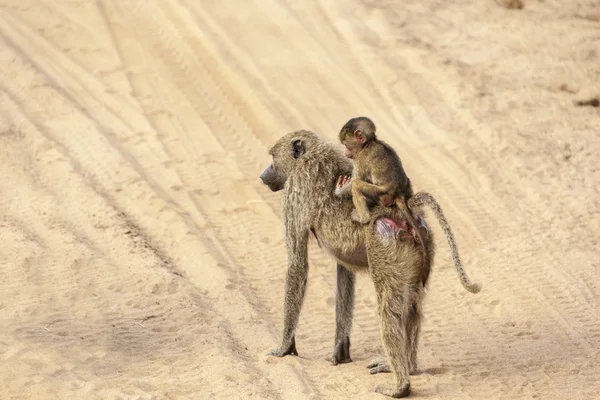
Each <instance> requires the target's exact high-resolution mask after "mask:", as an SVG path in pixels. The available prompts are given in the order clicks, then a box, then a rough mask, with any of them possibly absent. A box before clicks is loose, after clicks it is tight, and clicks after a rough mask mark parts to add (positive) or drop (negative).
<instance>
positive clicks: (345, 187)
mask: <svg viewBox="0 0 600 400" xmlns="http://www.w3.org/2000/svg"><path fill="white" fill-rule="evenodd" d="M376 130H377V128H376V127H375V124H374V123H373V121H371V120H370V119H369V118H367V117H356V118H352V119H350V120H349V121H348V122H346V124H345V125H344V126H343V127H342V129H341V130H340V133H339V139H340V142H342V144H343V145H344V146H346V157H348V158H350V159H352V161H353V162H354V170H353V174H352V179H351V180H349V179H348V177H347V176H346V177H344V176H340V177H339V178H338V181H337V188H336V190H335V193H336V195H337V196H345V195H347V194H348V193H352V201H353V203H354V207H355V210H354V212H353V216H352V219H353V220H355V221H357V222H360V223H363V224H366V223H367V222H369V220H370V219H371V216H370V213H369V205H368V202H369V201H371V202H374V201H376V202H378V203H379V204H381V205H384V206H386V207H389V206H392V205H394V204H395V205H396V206H397V207H398V208H399V209H400V210H401V211H402V213H403V214H404V218H405V219H406V220H407V221H408V223H409V224H410V227H411V231H412V232H414V233H415V234H416V236H417V237H418V238H419V244H420V246H421V248H422V251H423V265H424V266H425V265H429V262H428V261H427V248H426V242H425V241H424V240H423V237H422V235H421V230H420V229H419V228H418V227H417V224H416V222H415V219H414V217H413V213H412V211H411V210H410V208H409V207H408V203H407V202H408V199H409V198H411V197H412V196H413V189H412V184H411V182H410V179H409V178H408V176H407V175H406V172H404V168H403V167H402V161H400V157H398V154H397V153H396V152H395V151H394V149H392V147H391V146H389V145H388V144H387V143H385V142H384V141H382V140H380V139H378V138H377V135H376V133H375V132H376ZM423 273H424V275H423V277H422V280H423V283H425V273H426V271H425V268H423Z"/></svg>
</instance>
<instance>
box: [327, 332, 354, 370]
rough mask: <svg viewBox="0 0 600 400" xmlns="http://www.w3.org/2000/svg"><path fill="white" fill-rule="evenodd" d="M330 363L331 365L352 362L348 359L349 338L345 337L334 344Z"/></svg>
mask: <svg viewBox="0 0 600 400" xmlns="http://www.w3.org/2000/svg"><path fill="white" fill-rule="evenodd" d="M332 362H333V365H338V364H345V363H350V362H352V359H351V358H350V338H348V337H346V338H344V339H342V340H340V341H339V342H337V343H336V344H335V347H334V349H333V359H332Z"/></svg>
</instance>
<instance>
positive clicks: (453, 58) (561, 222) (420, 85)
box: [0, 0, 600, 400]
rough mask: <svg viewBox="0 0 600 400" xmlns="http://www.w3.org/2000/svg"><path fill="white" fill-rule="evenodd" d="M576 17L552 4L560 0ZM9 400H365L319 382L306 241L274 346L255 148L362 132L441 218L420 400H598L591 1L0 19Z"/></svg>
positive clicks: (261, 1) (273, 265) (271, 233)
mask: <svg viewBox="0 0 600 400" xmlns="http://www.w3.org/2000/svg"><path fill="white" fill-rule="evenodd" d="M565 3H568V5H565ZM0 64H1V65H2V68H1V71H2V72H0V241H1V244H2V246H1V247H0V274H1V276H2V280H1V283H0V399H2V400H4V399H113V398H114V399H163V398H165V399H187V398H189V399H334V400H335V399H347V398H352V399H383V398H384V397H383V396H381V395H378V394H375V393H373V392H372V388H373V386H374V385H375V384H377V383H383V382H387V381H389V380H390V379H392V376H391V375H390V374H380V375H370V374H369V371H368V370H367V369H366V365H367V363H368V361H369V360H371V359H372V358H373V357H375V356H377V355H379V354H381V352H382V349H381V345H380V338H379V329H378V324H377V315H376V297H375V293H374V290H373V285H372V283H371V281H370V280H369V278H368V277H367V276H362V277H359V279H358V288H357V301H356V311H355V323H354V325H353V330H352V357H353V359H354V362H353V363H350V364H344V365H340V366H337V367H334V366H332V365H331V363H330V361H329V360H330V358H331V355H332V352H333V335H334V330H335V315H334V308H335V307H334V304H335V297H334V296H335V267H334V263H333V261H332V260H331V259H330V258H329V257H328V256H326V255H325V254H324V253H323V252H322V251H321V250H320V249H319V248H318V247H317V246H316V245H315V243H314V242H311V251H312V253H311V258H310V261H311V270H310V279H309V284H308V293H307V297H306V302H305V304H304V308H303V312H302V315H301V319H300V324H299V328H298V331H297V338H296V339H297V345H298V351H299V353H300V356H299V357H285V358H281V359H274V358H270V357H267V356H266V353H267V352H268V351H269V350H270V349H272V348H274V347H276V346H277V345H278V343H279V341H280V339H281V329H282V321H283V311H282V305H283V286H284V277H285V249H284V246H283V240H282V236H283V235H282V227H281V219H280V214H279V199H280V193H271V192H270V191H269V190H268V188H267V187H266V186H264V185H262V183H261V182H260V180H259V179H258V176H259V174H260V173H261V172H262V170H263V169H264V167H266V166H267V164H268V163H269V162H270V158H269V156H268V154H267V149H268V147H269V146H270V145H271V144H272V143H273V142H274V141H275V140H277V139H278V138H279V137H280V136H281V135H283V134H285V133H287V132H289V131H292V130H296V129H311V130H314V131H316V132H318V133H320V134H322V135H323V136H325V137H326V138H328V139H330V140H332V141H333V140H335V135H336V132H337V131H338V130H339V128H340V127H341V126H342V125H343V123H344V122H345V121H346V120H347V119H348V118H350V117H352V116H357V115H368V116H370V117H372V118H373V119H374V120H375V122H376V123H377V125H378V128H379V133H380V136H381V137H382V138H383V139H384V140H386V141H388V142H389V143H390V144H392V145H393V146H394V147H395V148H396V149H397V150H398V151H399V153H400V156H401V157H402V159H403V162H404V164H405V167H406V170H407V172H408V174H409V176H410V177H411V179H412V180H413V183H414V186H415V189H416V190H427V191H430V192H431V193H433V194H434V195H435V196H436V198H437V199H438V200H439V201H440V202H441V203H442V206H443V207H444V209H445V211H446V214H447V217H448V219H449V220H450V223H451V224H452V227H453V229H454V231H455V234H456V236H457V241H458V245H459V249H460V251H461V254H462V256H463V261H464V264H465V267H466V269H467V271H468V273H469V275H470V276H471V277H472V279H473V280H474V281H477V282H481V283H482V284H483V291H482V292H481V293H479V294H477V295H472V294H470V293H468V292H466V291H465V290H464V289H463V288H462V286H461V285H460V282H459V280H458V278H457V275H456V272H455V271H454V268H453V266H452V260H451V258H450V254H449V251H448V246H447V244H446V242H445V240H444V238H443V235H442V232H441V230H440V228H439V225H438V224H437V222H435V221H434V220H433V218H430V223H431V225H432V227H433V229H434V232H435V233H436V235H437V238H438V254H437V256H436V263H435V266H434V269H433V274H432V278H431V280H430V283H431V285H430V288H429V290H428V296H427V299H426V301H425V317H426V320H425V322H424V326H423V332H422V337H421V343H420V351H419V364H420V373H419V374H418V375H415V376H413V378H412V387H413V393H412V397H413V398H427V399H467V398H468V399H534V398H535V399H566V398H570V399H597V398H600V381H599V379H600V378H599V376H600V255H599V248H600V244H599V240H600V216H599V210H600V204H599V194H600V193H599V192H600V189H599V185H600V172H599V170H598V168H599V166H600V163H599V160H598V154H599V153H600V140H599V139H600V138H599V134H600V109H599V108H594V107H578V106H575V105H574V102H575V101H577V100H586V99H589V98H591V97H594V96H597V95H600V84H599V81H600V2H598V1H592V0H574V1H570V2H565V1H560V0H525V8H524V9H522V10H509V9H506V8H503V7H501V6H500V5H499V4H498V3H497V2H495V1H493V0H481V1H465V0H459V1H445V0H424V1H414V2H408V1H406V2H402V1H388V0H363V1H349V2H342V1H318V0H314V1H307V2H298V1H292V0H283V1H282V0H254V1H247V2H241V1H239V2H225V1H222V2H219V1H197V0H160V1H158V0H155V1H152V0H148V1H145V0H139V1H129V0H113V1H91V0H88V1H83V0H71V1H66V0H65V1H63V0H61V1H52V0H2V1H0Z"/></svg>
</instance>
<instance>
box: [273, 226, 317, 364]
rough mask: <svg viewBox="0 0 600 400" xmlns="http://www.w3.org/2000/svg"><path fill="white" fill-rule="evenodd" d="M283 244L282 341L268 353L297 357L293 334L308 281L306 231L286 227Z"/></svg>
mask: <svg viewBox="0 0 600 400" xmlns="http://www.w3.org/2000/svg"><path fill="white" fill-rule="evenodd" d="M285 242H286V247H287V254H288V260H287V276H286V279H285V300H284V304H283V340H282V343H281V347H279V348H278V349H276V350H273V351H271V352H270V353H269V354H270V355H273V356H277V357H283V356H286V355H288V354H292V355H295V356H297V355H298V352H297V351H296V340H295V337H294V334H295V332H296V327H297V326H298V319H299V317H300V309H301V308H302V302H303V300H304V293H305V292H306V281H307V279H308V231H304V232H297V231H296V229H294V227H289V226H286V240H285Z"/></svg>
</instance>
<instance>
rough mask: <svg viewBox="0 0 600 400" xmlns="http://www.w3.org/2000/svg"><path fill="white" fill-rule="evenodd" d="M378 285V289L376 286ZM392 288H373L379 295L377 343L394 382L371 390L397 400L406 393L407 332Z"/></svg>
mask: <svg viewBox="0 0 600 400" xmlns="http://www.w3.org/2000/svg"><path fill="white" fill-rule="evenodd" d="M378 286H379V287H378ZM392 286H393V285H389V284H385V283H380V284H379V285H377V284H376V285H375V288H376V290H377V292H378V293H379V295H378V296H377V297H378V300H379V323H380V327H381V341H382V343H383V347H384V348H385V351H386V354H387V356H388V359H389V366H390V369H391V370H392V372H393V373H394V378H395V379H396V382H395V383H394V384H384V385H377V386H375V391H376V392H377V393H381V394H383V395H386V396H390V397H394V398H400V397H406V396H408V395H409V394H410V380H409V368H408V361H409V360H408V339H409V338H408V332H407V331H406V329H405V327H404V326H403V325H404V321H403V320H404V318H403V314H406V313H405V312H403V311H404V310H403V309H404V308H405V307H406V306H405V304H404V302H405V300H404V299H403V298H402V294H401V293H398V292H400V291H399V290H396V289H395V288H393V287H392Z"/></svg>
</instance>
